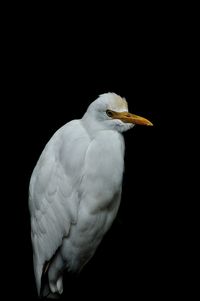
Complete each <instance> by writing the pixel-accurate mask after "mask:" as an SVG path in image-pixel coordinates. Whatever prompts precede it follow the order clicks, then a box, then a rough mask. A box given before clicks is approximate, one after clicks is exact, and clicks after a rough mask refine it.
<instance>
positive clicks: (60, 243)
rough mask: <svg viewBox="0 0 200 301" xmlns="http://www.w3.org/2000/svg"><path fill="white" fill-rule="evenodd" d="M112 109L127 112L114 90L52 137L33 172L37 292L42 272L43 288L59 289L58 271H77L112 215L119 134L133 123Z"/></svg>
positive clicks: (117, 193)
mask: <svg viewBox="0 0 200 301" xmlns="http://www.w3.org/2000/svg"><path fill="white" fill-rule="evenodd" d="M116 108H117V111H118V112H119V114H122V113H120V112H123V113H124V112H127V111H128V108H127V103H126V101H125V100H124V99H122V98H121V97H119V96H117V95H116V94H113V93H108V94H104V95H102V96H100V97H99V98H98V99H97V100H96V101H95V102H93V103H92V104H91V105H90V106H89V108H88V110H87V112H86V113H85V115H84V116H83V118H82V119H80V120H73V121H71V122H69V123H67V124H66V125H64V126H63V127H62V128H60V129H59V130H58V131H57V132H56V133H55V134H54V135H53V137H52V138H51V139H50V141H49V142H48V143H47V145H46V147H45V149H44V150H43V152H42V154H41V156H40V158H39V160H38V163H37V165H36V167H35V169H34V171H33V174H32V177H31V181H30V189H29V208H30V213H31V229H32V244H33V259H34V272H35V277H36V284H37V290H38V294H39V295H40V294H41V295H43V294H44V293H43V292H42V291H41V279H42V275H43V274H45V273H46V274H47V275H48V284H47V286H48V289H47V291H48V290H49V291H50V293H51V294H52V293H53V294H55V293H58V294H61V293H62V291H63V286H62V275H63V271H64V270H65V269H66V270H68V271H71V272H75V273H77V272H80V270H81V269H82V268H83V266H84V265H85V264H86V263H87V262H88V261H89V260H90V258H91V257H92V256H93V254H94V253H95V250H96V248H97V247H98V245H99V243H100V242H101V240H102V238H103V236H104V235H105V233H106V232H107V231H108V229H109V228H110V226H111V224H112V222H113V220H114V218H115V216H116V214H117V211H118V208H119V204H120V199H121V186H122V176H123V169H124V139H123V136H122V134H121V132H123V131H124V130H127V129H129V128H131V127H132V126H133V124H132V123H131V122H130V123H129V122H124V121H121V120H119V119H114V118H111V117H109V114H108V112H107V110H108V109H109V110H111V109H112V110H113V111H111V112H114V110H116ZM106 112H107V113H106ZM128 114H129V113H128ZM125 115H127V113H125ZM134 116H135V115H134ZM124 118H125V117H124Z"/></svg>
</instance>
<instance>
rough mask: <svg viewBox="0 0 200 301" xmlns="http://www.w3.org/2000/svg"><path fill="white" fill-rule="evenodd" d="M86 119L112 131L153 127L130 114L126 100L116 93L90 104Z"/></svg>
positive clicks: (147, 121)
mask: <svg viewBox="0 0 200 301" xmlns="http://www.w3.org/2000/svg"><path fill="white" fill-rule="evenodd" d="M84 119H90V120H91V119H92V120H93V124H94V126H95V127H96V128H99V129H112V130H117V131H119V132H124V131H127V130H129V129H131V128H132V127H133V126H134V125H135V124H139V125H147V126H152V125H153V124H152V123H151V122H150V121H149V120H148V119H146V118H143V117H141V116H138V115H135V114H131V113H129V112H128V104H127V101H126V99H125V98H122V97H120V96H119V95H117V94H115V93H105V94H102V95H100V96H99V98H97V99H96V100H95V101H94V102H92V103H91V104H90V106H89V107H88V110H87V112H86V114H85V116H84Z"/></svg>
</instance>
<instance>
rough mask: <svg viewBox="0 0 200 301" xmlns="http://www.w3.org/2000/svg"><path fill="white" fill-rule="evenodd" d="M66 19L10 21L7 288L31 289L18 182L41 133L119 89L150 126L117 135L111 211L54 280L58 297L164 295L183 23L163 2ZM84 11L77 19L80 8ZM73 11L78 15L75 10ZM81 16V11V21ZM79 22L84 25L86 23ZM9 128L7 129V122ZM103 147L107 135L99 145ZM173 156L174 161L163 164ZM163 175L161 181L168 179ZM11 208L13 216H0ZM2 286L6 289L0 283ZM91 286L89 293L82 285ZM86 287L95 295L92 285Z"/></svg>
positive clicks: (45, 135) (23, 189) (173, 271)
mask: <svg viewBox="0 0 200 301" xmlns="http://www.w3.org/2000/svg"><path fill="white" fill-rule="evenodd" d="M94 11H95V12H93V14H91V15H90V18H89V19H87V22H86V20H83V21H82V20H81V21H80V22H77V23H76V20H77V19H76V18H75V19H74V22H72V21H69V16H70V15H71V13H70V12H68V14H67V16H63V15H62V16H61V15H60V13H58V14H57V13H56V12H55V13H51V14H49V15H48V13H47V12H46V13H45V12H44V11H43V14H41V15H40V16H39V15H37V16H36V15H35V16H34V17H33V16H31V14H27V15H26V16H25V17H24V18H17V20H16V23H15V22H14V24H13V23H12V25H11V28H10V34H9V35H8V37H7V39H8V43H7V44H6V47H7V49H6V52H7V53H6V56H5V63H6V65H7V66H6V69H5V74H4V78H5V79H9V84H8V86H7V89H6V90H7V93H6V98H5V102H6V109H5V110H4V111H3V112H5V115H6V116H7V125H6V128H7V130H8V133H9V135H6V137H5V140H4V141H5V143H4V145H5V146H6V147H5V151H6V153H7V154H8V155H9V158H10V160H9V161H10V162H11V167H9V168H8V167H7V168H6V170H7V171H8V175H6V177H5V178H6V183H7V184H8V187H7V186H6V191H7V194H8V195H9V199H11V200H12V206H10V205H9V204H10V203H8V201H7V204H8V209H7V211H6V213H7V214H6V218H7V225H8V226H9V227H8V229H9V233H8V235H6V244H5V245H6V256H8V258H9V260H8V261H7V262H8V264H7V266H6V277H5V279H9V280H8V281H6V284H5V287H7V285H8V289H7V290H6V291H7V294H8V296H9V297H13V298H14V299H15V298H16V299H17V298H18V295H19V292H20V296H22V297H25V298H28V299H34V298H36V297H37V295H36V288H35V282H34V276H33V268H32V248H31V241H30V224H29V212H28V185H29V180H30V176H31V173H32V170H33V168H34V166H35V164H36V162H37V160H38V157H39V155H40V153H41V151H42V150H43V148H44V146H45V144H46V143H47V141H48V140H49V139H50V138H51V136H52V135H53V133H54V132H55V131H56V130H57V129H58V128H59V127H61V126H62V125H63V124H64V123H66V122H68V121H70V120H72V119H76V118H81V117H82V116H83V114H84V112H85V111H86V109H87V107H88V105H89V104H90V102H92V101H93V100H95V99H96V98H97V97H98V95H99V94H101V93H105V92H115V93H117V94H119V95H121V96H124V97H126V99H127V101H128V104H129V111H130V112H133V113H135V114H138V115H141V116H144V117H146V118H148V119H149V120H151V121H152V122H153V124H154V127H139V126H136V127H135V128H134V129H132V130H130V131H128V132H126V133H125V134H124V136H125V143H126V152H125V174H124V181H123V193H122V202H121V207H120V210H119V213H118V216H117V218H116V220H115V222H114V224H113V226H112V228H111V230H110V231H109V232H108V234H107V235H106V236H105V238H104V240H103V241H102V243H101V245H100V247H99V249H98V250H97V252H96V254H95V256H94V257H93V259H92V260H91V261H90V262H89V263H88V265H87V266H86V267H85V268H84V270H83V271H82V273H81V274H80V276H79V277H78V278H76V279H70V280H69V279H67V277H65V281H64V294H63V297H64V298H63V299H66V300H67V299H69V295H70V297H73V299H75V300H76V298H78V297H80V296H81V298H83V299H84V298H91V299H96V296H98V297H101V298H105V297H107V296H111V297H113V298H115V297H117V296H118V295H119V294H122V296H123V298H125V299H126V298H128V296H129V297H130V298H132V297H133V298H138V296H139V297H140V298H143V297H145V298H146V297H158V298H162V297H165V296H170V295H171V293H172V291H173V290H174V289H176V293H177V294H178V291H180V290H182V291H183V290H184V288H183V287H182V285H181V283H180V275H181V274H182V271H183V267H182V265H181V260H182V254H181V251H180V248H179V240H180V239H181V237H182V235H183V233H182V230H181V225H180V224H179V219H178V215H179V209H180V207H179V206H180V201H179V200H178V199H177V198H176V195H175V194H174V193H173V198H172V197H171V196H172V191H174V187H175V186H176V185H177V183H176V165H177V164H178V154H177V153H176V149H175V147H174V146H172V145H174V143H173V142H174V141H176V140H177V139H178V138H177V136H176V134H173V135H171V133H172V132H171V124H172V121H173V120H174V116H175V114H174V112H175V109H176V108H177V107H178V106H179V101H180V99H181V97H180V91H181V95H183V94H184V93H186V91H185V90H186V87H185V86H184V82H183V77H184V75H183V74H184V70H183V69H184V68H185V67H184V66H185V65H183V64H182V61H183V53H182V46H181V45H182V43H183V40H182V34H183V27H182V26H183V23H180V20H179V19H178V20H177V18H176V17H177V15H176V14H175V15H174V13H173V10H172V11H170V14H168V11H167V12H165V10H164V9H163V8H160V10H159V13H158V11H157V10H154V8H153V7H151V8H149V7H146V6H145V7H142V8H140V9H139V10H138V9H136V8H134V9H132V10H131V11H129V14H128V8H127V10H126V11H123V12H121V14H116V15H115V14H114V13H113V12H112V11H109V12H108V11H103V12H102V13H98V9H96V10H94ZM82 17H83V16H82ZM77 18H78V17H77ZM83 19H84V17H83ZM86 24H87V25H86ZM10 124H11V127H10ZM108 143H109V141H108ZM172 161H173V162H176V164H175V166H174V165H173V164H172ZM168 172H170V173H171V175H172V176H171V177H169V176H168ZM10 211H11V214H10ZM11 282H12V289H10V283H11ZM91 288H92V289H91ZM93 290H94V291H93Z"/></svg>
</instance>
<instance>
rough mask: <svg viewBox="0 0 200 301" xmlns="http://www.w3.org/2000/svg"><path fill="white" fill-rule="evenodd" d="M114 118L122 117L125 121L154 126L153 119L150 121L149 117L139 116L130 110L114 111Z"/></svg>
mask: <svg viewBox="0 0 200 301" xmlns="http://www.w3.org/2000/svg"><path fill="white" fill-rule="evenodd" d="M112 118H113V119H120V120H121V121H123V122H125V123H133V124H140V125H147V126H153V123H151V121H149V120H148V119H146V118H144V117H141V116H138V115H135V114H131V113H129V112H115V111H112Z"/></svg>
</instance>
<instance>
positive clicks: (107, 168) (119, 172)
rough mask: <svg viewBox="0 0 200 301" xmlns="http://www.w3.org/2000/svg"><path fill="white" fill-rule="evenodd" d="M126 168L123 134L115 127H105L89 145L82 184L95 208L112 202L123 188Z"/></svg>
mask: <svg viewBox="0 0 200 301" xmlns="http://www.w3.org/2000/svg"><path fill="white" fill-rule="evenodd" d="M123 169H124V141H123V137H122V136H121V134H119V133H117V132H114V131H102V132H101V133H99V134H98V135H97V137H95V139H94V140H93V141H92V142H91V143H90V145H89V147H88V150H87V153H86V158H85V165H84V172H83V179H82V182H81V187H80V189H81V193H82V198H84V200H85V202H87V205H88V206H90V207H91V208H90V209H91V210H101V209H102V210H103V209H105V208H107V207H110V206H112V202H113V201H114V200H115V196H116V195H117V194H118V193H119V191H121V184H122V176H123Z"/></svg>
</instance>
